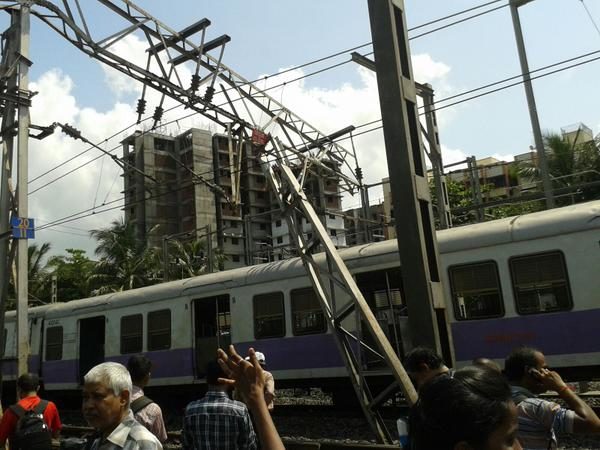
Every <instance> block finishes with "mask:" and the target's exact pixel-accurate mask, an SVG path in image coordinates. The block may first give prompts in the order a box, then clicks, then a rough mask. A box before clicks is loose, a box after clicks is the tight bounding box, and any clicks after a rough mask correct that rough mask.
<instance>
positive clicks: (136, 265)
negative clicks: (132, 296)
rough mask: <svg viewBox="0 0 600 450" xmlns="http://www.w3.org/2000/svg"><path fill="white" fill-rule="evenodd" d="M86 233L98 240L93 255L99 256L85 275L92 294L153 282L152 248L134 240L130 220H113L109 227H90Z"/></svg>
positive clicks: (154, 261) (153, 251) (153, 261)
mask: <svg viewBox="0 0 600 450" xmlns="http://www.w3.org/2000/svg"><path fill="white" fill-rule="evenodd" d="M90 235H91V236H92V237H93V238H95V239H96V240H97V241H98V246H97V247H96V250H95V254H96V256H98V257H99V260H98V262H97V264H96V267H95V269H94V271H93V273H92V274H91V276H90V277H89V281H90V287H91V288H92V294H94V295H100V294H105V293H109V292H117V291H124V290H129V289H134V288H138V287H143V286H148V285H150V284H153V283H154V282H156V281H157V280H156V279H153V277H152V274H153V273H155V270H153V268H154V267H155V264H156V260H157V258H156V255H155V250H153V249H148V248H147V246H146V243H144V242H138V240H137V239H136V236H135V227H134V226H133V223H132V222H126V221H124V220H123V219H121V220H115V221H113V222H112V223H111V226H110V227H108V228H103V229H99V230H92V231H91V232H90Z"/></svg>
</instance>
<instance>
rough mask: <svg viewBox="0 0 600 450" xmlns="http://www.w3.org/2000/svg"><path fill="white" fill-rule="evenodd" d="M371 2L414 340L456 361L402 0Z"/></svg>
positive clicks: (396, 214) (404, 281)
mask: <svg viewBox="0 0 600 450" xmlns="http://www.w3.org/2000/svg"><path fill="white" fill-rule="evenodd" d="M368 4H369V16H370V20H371V35H372V37H373V49H374V54H375V65H376V67H377V70H376V72H377V83H378V87H379V102H380V105H381V115H382V121H383V134H384V138H385V147H386V153H387V161H388V168H389V173H390V185H391V190H392V199H393V205H394V211H395V218H396V220H395V222H396V234H397V237H398V248H399V253H400V260H401V261H402V263H403V264H402V283H403V286H404V289H405V294H406V302H407V306H408V310H409V311H410V313H409V317H408V321H409V328H410V335H411V340H412V343H413V345H425V346H428V347H430V348H432V349H434V350H436V351H437V352H438V353H440V354H442V355H443V356H444V359H445V360H446V362H447V363H448V364H452V363H453V361H454V357H453V349H452V343H451V337H450V333H449V330H448V327H447V323H448V322H447V317H446V311H445V302H444V294H443V290H442V284H441V279H440V275H441V273H440V266H439V260H438V251H437V242H436V237H435V230H434V225H433V214H432V208H431V202H430V194H429V185H428V182H427V174H426V166H425V162H424V158H423V147H422V144H421V126H420V121H419V115H418V112H417V111H418V110H417V92H416V87H415V82H414V79H413V76H412V67H411V61H410V49H409V46H408V35H407V27H406V18H405V8H404V2H403V1H402V0H369V2H368Z"/></svg>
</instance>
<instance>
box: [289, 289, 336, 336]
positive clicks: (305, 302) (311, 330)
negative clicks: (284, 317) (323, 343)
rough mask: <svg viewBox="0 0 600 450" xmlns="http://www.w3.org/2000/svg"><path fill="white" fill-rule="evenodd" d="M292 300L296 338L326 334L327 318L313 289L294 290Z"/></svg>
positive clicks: (293, 326) (293, 328) (293, 327)
mask: <svg viewBox="0 0 600 450" xmlns="http://www.w3.org/2000/svg"><path fill="white" fill-rule="evenodd" d="M291 300H292V331H293V333H294V336H300V335H303V334H318V333H325V331H326V330H327V326H326V325H325V316H324V315H323V310H322V309H321V304H320V303H319V299H318V298H317V296H316V294H315V291H314V290H313V288H304V289H294V290H293V291H292V292H291Z"/></svg>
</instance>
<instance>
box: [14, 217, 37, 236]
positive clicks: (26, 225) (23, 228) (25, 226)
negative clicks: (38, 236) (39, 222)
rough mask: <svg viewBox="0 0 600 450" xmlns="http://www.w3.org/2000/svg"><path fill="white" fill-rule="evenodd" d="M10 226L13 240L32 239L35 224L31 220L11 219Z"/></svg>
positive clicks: (23, 218)
mask: <svg viewBox="0 0 600 450" xmlns="http://www.w3.org/2000/svg"><path fill="white" fill-rule="evenodd" d="M10 226H11V228H12V235H13V238H14V239H34V238H35V223H34V220H33V219H28V218H25V217H15V216H13V217H11V218H10Z"/></svg>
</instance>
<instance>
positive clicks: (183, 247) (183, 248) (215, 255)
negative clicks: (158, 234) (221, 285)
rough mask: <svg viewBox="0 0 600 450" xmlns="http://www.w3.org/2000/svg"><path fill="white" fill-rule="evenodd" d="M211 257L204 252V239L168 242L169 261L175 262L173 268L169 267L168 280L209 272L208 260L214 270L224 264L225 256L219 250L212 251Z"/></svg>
mask: <svg viewBox="0 0 600 450" xmlns="http://www.w3.org/2000/svg"><path fill="white" fill-rule="evenodd" d="M211 253H212V255H208V254H207V251H206V239H194V240H188V241H177V240H172V241H169V256H168V257H169V259H170V260H176V261H177V265H176V266H175V267H173V266H170V269H169V275H170V276H169V278H170V279H177V278H190V277H195V276H198V275H202V274H204V273H207V272H208V271H209V259H208V258H211V259H212V261H210V262H211V263H212V269H213V270H216V269H218V268H219V267H221V265H222V264H223V263H224V262H225V259H226V257H225V255H224V254H223V252H222V251H220V249H212V252H211Z"/></svg>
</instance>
